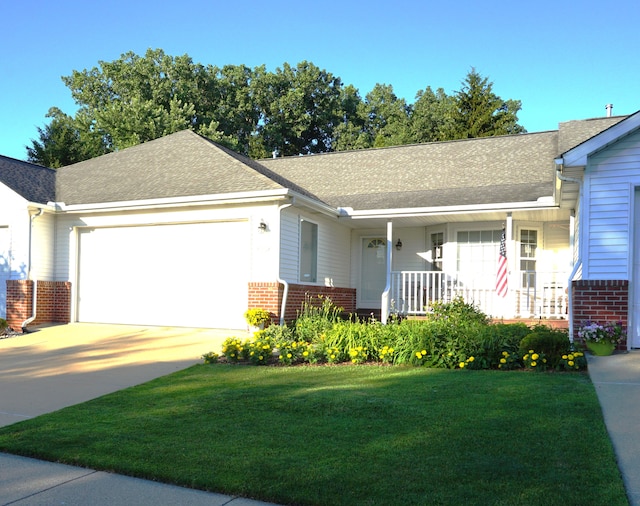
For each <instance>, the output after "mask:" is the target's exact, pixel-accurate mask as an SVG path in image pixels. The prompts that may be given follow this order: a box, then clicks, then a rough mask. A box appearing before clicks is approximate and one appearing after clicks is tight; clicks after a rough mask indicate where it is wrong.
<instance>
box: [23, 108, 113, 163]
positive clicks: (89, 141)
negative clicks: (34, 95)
mask: <svg viewBox="0 0 640 506" xmlns="http://www.w3.org/2000/svg"><path fill="white" fill-rule="evenodd" d="M46 117H47V118H51V121H50V122H49V124H48V125H46V126H45V127H44V128H40V127H38V140H32V141H31V146H27V159H28V160H29V161H30V162H31V163H36V164H39V165H43V166H45V167H49V168H52V169H57V168H60V167H64V166H65V165H70V164H72V163H76V162H79V161H82V160H87V159H89V158H93V157H96V156H100V155H103V154H105V153H107V151H108V150H107V148H106V146H105V144H104V142H103V139H102V136H101V135H100V134H98V133H96V132H95V131H94V130H93V129H92V128H91V120H90V119H89V118H87V117H86V116H85V115H84V114H82V113H80V114H78V115H76V117H75V118H72V117H71V116H69V115H68V114H65V113H63V112H62V111H61V110H60V109H58V108H57V107H52V108H51V109H49V112H48V113H47V115H46Z"/></svg>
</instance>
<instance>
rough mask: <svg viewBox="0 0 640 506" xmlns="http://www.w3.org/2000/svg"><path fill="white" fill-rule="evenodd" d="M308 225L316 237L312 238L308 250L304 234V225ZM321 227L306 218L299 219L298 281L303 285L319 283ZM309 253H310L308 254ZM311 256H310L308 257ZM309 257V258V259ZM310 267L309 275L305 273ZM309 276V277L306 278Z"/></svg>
mask: <svg viewBox="0 0 640 506" xmlns="http://www.w3.org/2000/svg"><path fill="white" fill-rule="evenodd" d="M304 223H308V224H309V225H311V226H312V227H313V228H312V229H311V230H312V231H313V232H315V234H314V235H315V237H312V238H311V244H310V245H309V247H308V248H306V244H305V237H304V234H303V224H304ZM319 229H320V226H319V225H318V223H316V222H315V221H311V220H309V219H307V218H305V217H304V216H300V217H299V218H298V236H299V239H300V240H299V245H298V247H299V250H298V251H299V258H298V280H299V281H300V282H301V283H306V284H315V283H317V282H318V249H319V248H318V246H319V240H320V232H319ZM307 252H308V253H307ZM308 255H310V256H308ZM307 256H308V257H307ZM307 265H308V266H309V271H310V272H308V273H305V272H303V269H305V267H306V266H307ZM305 276H308V277H305Z"/></svg>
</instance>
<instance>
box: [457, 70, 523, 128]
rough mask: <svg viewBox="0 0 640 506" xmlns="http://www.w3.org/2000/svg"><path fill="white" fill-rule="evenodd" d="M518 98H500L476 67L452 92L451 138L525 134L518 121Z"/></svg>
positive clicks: (519, 105)
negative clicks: (455, 91) (452, 129)
mask: <svg viewBox="0 0 640 506" xmlns="http://www.w3.org/2000/svg"><path fill="white" fill-rule="evenodd" d="M521 108H522V104H521V103H520V101H519V100H503V99H502V98H500V97H499V96H497V95H496V94H495V93H494V92H493V83H492V82H490V81H489V78H488V77H482V76H481V75H480V74H479V73H478V72H477V71H476V69H475V68H472V69H471V71H470V72H469V73H468V74H467V76H466V78H465V80H464V81H463V82H462V88H461V89H460V91H458V92H457V93H456V95H455V110H454V115H453V120H454V123H455V127H454V132H453V133H452V134H453V135H452V137H453V138H455V139H466V138H472V137H489V136H494V135H509V134H518V133H524V132H525V131H526V130H525V129H524V127H522V126H521V125H519V124H518V111H519V110H520V109H521Z"/></svg>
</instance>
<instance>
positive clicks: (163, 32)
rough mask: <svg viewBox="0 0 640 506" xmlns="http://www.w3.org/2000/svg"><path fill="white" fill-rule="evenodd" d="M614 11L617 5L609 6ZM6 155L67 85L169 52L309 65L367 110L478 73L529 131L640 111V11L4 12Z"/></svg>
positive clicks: (21, 153) (203, 8)
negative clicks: (386, 93)
mask: <svg viewBox="0 0 640 506" xmlns="http://www.w3.org/2000/svg"><path fill="white" fill-rule="evenodd" d="M605 4H608V5H605ZM0 19H2V20H3V23H2V24H3V28H2V30H1V31H0V52H1V53H0V154H2V155H5V156H10V157H14V158H18V159H24V158H26V149H25V146H26V145H30V144H31V139H36V138H37V135H38V134H37V127H43V126H44V125H45V124H46V123H48V119H47V118H46V117H45V115H46V113H47V110H48V109H49V107H52V106H56V107H59V108H60V109H62V110H63V111H64V112H66V113H68V114H73V113H74V112H75V110H76V106H75V104H74V103H73V100H72V99H71V96H70V92H69V90H68V89H67V88H66V87H65V86H64V84H63V83H62V81H61V79H60V77H61V76H66V75H70V74H71V72H72V71H73V70H83V69H90V68H92V67H95V66H98V62H99V61H112V60H115V59H117V58H119V57H120V56H121V55H122V54H123V53H126V52H127V51H134V52H135V53H137V54H140V55H142V54H144V52H145V51H146V50H147V49H148V48H154V49H155V48H161V49H163V50H164V51H165V52H166V53H167V54H170V55H172V56H178V55H183V54H188V55H189V56H191V57H192V58H193V60H194V61H195V62H197V63H202V64H205V65H206V64H211V65H217V66H223V65H226V64H234V65H240V64H245V65H248V66H250V67H255V66H257V65H261V64H265V65H266V66H267V69H268V70H270V71H273V70H275V69H276V68H277V67H281V66H282V64H283V63H285V62H287V63H290V64H291V65H295V64H297V63H298V62H300V61H303V60H307V61H311V62H313V63H314V64H315V65H317V66H318V67H320V68H322V69H325V70H327V71H328V72H331V73H332V74H333V75H334V76H337V77H340V78H341V79H342V81H343V83H345V84H353V85H354V86H355V87H356V88H358V89H359V90H360V93H361V95H362V96H363V97H364V95H366V93H368V92H369V91H371V89H372V88H373V86H374V85H375V84H376V83H384V84H390V85H392V86H393V88H394V91H395V92H396V94H397V95H398V96H400V97H403V98H405V99H406V100H407V101H408V102H409V103H413V101H414V99H415V94H416V92H417V91H419V90H421V89H424V88H426V87H427V86H431V87H432V88H434V89H436V88H440V87H441V88H444V90H445V91H446V92H447V93H453V92H454V91H456V90H458V89H460V84H461V81H462V80H463V79H464V77H465V75H466V74H467V72H468V71H469V70H470V69H471V68H472V67H475V68H476V69H477V70H478V71H479V72H480V73H481V74H482V75H483V76H485V77H489V79H490V80H491V81H492V82H493V83H494V92H495V93H496V94H498V95H499V96H501V97H502V98H503V99H508V98H511V99H518V100H521V101H522V110H521V112H520V114H519V119H520V123H521V124H522V125H523V126H524V127H525V128H526V129H527V130H528V131H529V132H536V131H543V130H550V129H555V128H557V126H558V123H559V122H561V121H568V120H572V119H584V118H592V117H597V116H604V115H605V113H606V111H605V105H606V104H608V103H612V104H613V105H614V109H613V113H614V115H618V114H630V113H633V112H635V111H637V110H640V57H639V56H638V49H639V48H640V28H639V27H638V21H639V20H640V3H639V2H638V1H637V0H619V1H616V2H604V1H602V0H600V1H593V0H585V1H577V0H575V1H567V0H555V1H550V0H537V1H535V2H514V1H505V0H485V1H482V2H480V1H470V0H458V1H456V2H443V1H431V0H425V1H419V0H412V1H409V0H396V1H395V2H389V1H388V0H387V1H385V2H383V1H378V0H367V1H364V2H363V1H362V0H359V1H354V0H342V1H336V0H325V1H323V2H313V3H311V2H301V1H299V0H298V1H289V0H270V1H269V2H265V1H264V0H236V1H234V2H229V1H228V0H227V1H220V0H209V1H204V0H192V1H190V2H184V3H183V4H181V5H180V6H178V4H177V3H176V4H174V6H172V4H170V3H164V2H157V1H154V2H151V1H149V0H128V1H123V0H114V1H112V2H106V3H105V2H87V1H86V0H81V1H76V0H59V1H57V2H44V1H43V0H21V1H20V2H17V1H10V0H0Z"/></svg>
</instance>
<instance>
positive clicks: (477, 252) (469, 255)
mask: <svg viewBox="0 0 640 506" xmlns="http://www.w3.org/2000/svg"><path fill="white" fill-rule="evenodd" d="M501 237H502V230H473V231H469V232H458V237H457V239H458V271H460V272H464V273H466V274H467V275H473V277H476V278H483V277H486V278H487V279H489V278H495V275H496V269H497V262H498V252H499V251H500V238H501Z"/></svg>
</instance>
